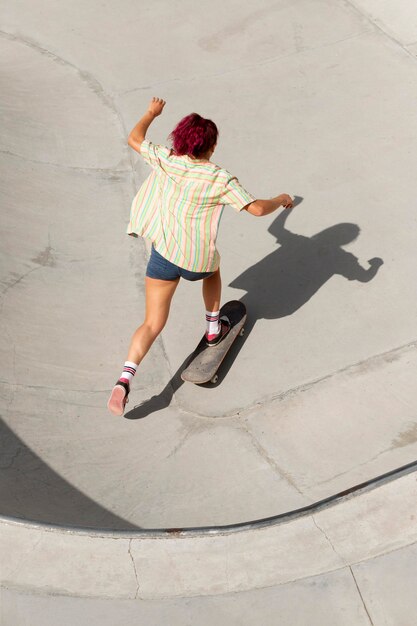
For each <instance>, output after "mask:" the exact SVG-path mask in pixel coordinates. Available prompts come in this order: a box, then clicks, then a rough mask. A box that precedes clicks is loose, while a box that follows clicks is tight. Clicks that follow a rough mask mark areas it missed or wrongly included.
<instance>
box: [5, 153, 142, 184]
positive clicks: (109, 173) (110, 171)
mask: <svg viewBox="0 0 417 626" xmlns="http://www.w3.org/2000/svg"><path fill="white" fill-rule="evenodd" d="M0 154H6V155H7V156H11V157H13V158H16V159H20V160H21V161H25V162H28V163H35V164H36V165H47V166H50V167H56V168H58V169H62V170H69V171H73V172H79V173H81V174H103V176H104V178H109V179H110V180H112V179H114V178H115V174H129V175H130V174H131V170H130V169H122V170H119V169H117V168H111V167H107V168H106V167H78V166H76V165H66V164H64V163H53V162H52V161H39V160H37V159H31V158H29V157H27V156H25V155H23V154H17V153H16V152H12V151H11V150H0ZM116 178H117V179H118V180H123V176H117V177H116Z"/></svg>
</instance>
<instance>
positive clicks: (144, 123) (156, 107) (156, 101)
mask: <svg viewBox="0 0 417 626" xmlns="http://www.w3.org/2000/svg"><path fill="white" fill-rule="evenodd" d="M165 104H166V103H165V100H162V98H152V100H151V101H150V103H149V106H148V110H147V111H146V113H145V115H144V116H143V117H141V119H140V120H139V122H138V123H137V124H136V126H135V127H134V129H133V130H132V131H131V132H130V135H129V137H128V140H127V143H128V144H129V146H130V147H131V148H133V150H136V152H140V146H141V144H142V141H143V140H144V139H145V137H146V132H147V130H148V128H149V126H150V125H151V124H152V122H153V121H154V119H155V118H156V117H158V115H161V113H162V111H163V108H164V106H165Z"/></svg>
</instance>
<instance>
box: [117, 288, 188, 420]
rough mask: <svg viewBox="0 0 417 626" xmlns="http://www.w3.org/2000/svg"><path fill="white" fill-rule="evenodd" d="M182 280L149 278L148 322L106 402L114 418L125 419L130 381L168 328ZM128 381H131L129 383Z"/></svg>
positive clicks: (136, 337) (134, 341) (138, 332)
mask: <svg viewBox="0 0 417 626" xmlns="http://www.w3.org/2000/svg"><path fill="white" fill-rule="evenodd" d="M179 280H180V279H179V278H176V279H175V280H159V279H156V278H149V277H148V276H146V278H145V287H146V315H145V321H144V322H143V324H142V325H141V326H139V328H138V329H137V330H136V332H135V333H134V335H133V337H132V340H131V342H130V348H129V352H128V355H127V361H126V363H125V366H124V368H123V373H122V375H121V377H120V378H119V380H118V382H117V383H116V385H115V386H114V387H113V389H112V392H111V395H110V398H109V401H108V402H107V406H108V408H109V410H110V412H111V413H113V415H123V411H124V408H125V405H126V402H127V396H128V394H129V389H130V379H131V378H132V376H134V374H135V372H136V367H137V366H138V365H139V363H140V362H141V361H142V359H143V357H144V356H145V354H146V353H147V352H148V350H149V348H150V347H151V345H152V344H153V342H154V341H155V339H156V338H157V336H158V335H159V333H160V332H161V330H162V329H163V327H164V326H165V324H166V321H167V319H168V314H169V307H170V305H171V300H172V296H173V295H174V293H175V289H176V288H177V285H178V283H179ZM126 377H129V378H128V379H126Z"/></svg>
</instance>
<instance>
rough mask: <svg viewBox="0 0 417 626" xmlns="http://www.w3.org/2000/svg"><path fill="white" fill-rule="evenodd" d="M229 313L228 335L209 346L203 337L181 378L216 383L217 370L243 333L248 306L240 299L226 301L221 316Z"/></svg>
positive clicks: (194, 381) (189, 380) (199, 383)
mask: <svg viewBox="0 0 417 626" xmlns="http://www.w3.org/2000/svg"><path fill="white" fill-rule="evenodd" d="M222 315H227V317H228V318H229V320H230V324H231V328H230V330H229V332H228V333H227V335H226V337H225V338H224V339H222V341H221V342H220V343H218V344H217V345H216V346H211V347H209V346H207V345H206V339H205V337H203V338H202V339H201V341H200V343H199V344H198V346H197V348H196V349H195V350H194V352H193V355H192V360H191V362H190V363H189V364H188V367H187V368H186V369H185V370H184V371H183V372H182V373H181V378H182V379H183V380H185V381H187V382H190V383H194V384H196V385H201V384H203V383H208V382H209V381H211V382H212V383H216V382H217V380H218V376H217V370H218V369H219V367H220V365H221V364H222V362H223V359H224V357H225V356H226V354H227V353H228V352H229V349H230V347H231V346H232V344H233V342H234V340H235V339H236V337H237V336H238V335H243V331H244V329H243V326H244V324H245V322H246V307H245V305H244V304H243V302H239V300H231V301H230V302H226V304H225V305H223V306H222V308H221V309H220V317H221V316H222Z"/></svg>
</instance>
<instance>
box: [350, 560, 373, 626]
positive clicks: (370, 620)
mask: <svg viewBox="0 0 417 626" xmlns="http://www.w3.org/2000/svg"><path fill="white" fill-rule="evenodd" d="M349 571H350V573H351V574H352V578H353V581H354V583H355V586H356V589H357V592H358V594H359V597H360V599H361V601H362V605H363V608H364V609H365V613H366V615H367V616H368V619H369V623H370V624H371V626H374V622H373V621H372V617H371V615H370V613H369V611H368V607H367V606H366V604H365V600H364V598H363V595H362V592H361V590H360V588H359V585H358V581H357V580H356V578H355V574H354V573H353V570H352V567H351V566H350V565H349Z"/></svg>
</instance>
